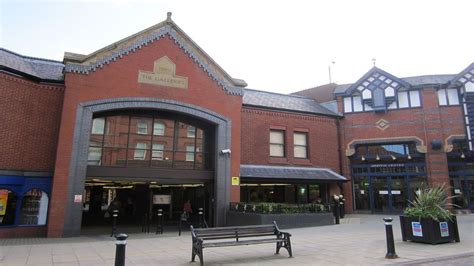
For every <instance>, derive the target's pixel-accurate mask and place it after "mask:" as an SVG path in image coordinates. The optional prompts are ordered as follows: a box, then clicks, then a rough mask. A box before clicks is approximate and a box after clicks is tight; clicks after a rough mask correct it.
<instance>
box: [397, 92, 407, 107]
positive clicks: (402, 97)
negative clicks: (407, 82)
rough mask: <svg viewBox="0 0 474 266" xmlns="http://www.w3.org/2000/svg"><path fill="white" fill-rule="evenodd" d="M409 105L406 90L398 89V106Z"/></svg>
mask: <svg viewBox="0 0 474 266" xmlns="http://www.w3.org/2000/svg"><path fill="white" fill-rule="evenodd" d="M407 107H410V101H409V100H408V92H407V91H400V92H398V108H407Z"/></svg>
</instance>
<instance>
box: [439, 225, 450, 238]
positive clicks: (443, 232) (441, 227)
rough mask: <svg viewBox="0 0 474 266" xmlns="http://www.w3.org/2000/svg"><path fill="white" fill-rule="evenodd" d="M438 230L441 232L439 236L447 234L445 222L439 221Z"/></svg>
mask: <svg viewBox="0 0 474 266" xmlns="http://www.w3.org/2000/svg"><path fill="white" fill-rule="evenodd" d="M439 231H440V232H441V237H447V236H449V228H448V223H447V222H440V223H439Z"/></svg>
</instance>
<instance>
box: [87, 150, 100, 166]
mask: <svg viewBox="0 0 474 266" xmlns="http://www.w3.org/2000/svg"><path fill="white" fill-rule="evenodd" d="M101 158H102V148H101V147H89V154H88V156H87V165H100V159H101Z"/></svg>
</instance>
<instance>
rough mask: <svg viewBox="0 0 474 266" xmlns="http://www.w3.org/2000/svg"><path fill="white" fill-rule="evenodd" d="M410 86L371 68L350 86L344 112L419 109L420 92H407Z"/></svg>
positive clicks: (345, 98)
mask: <svg viewBox="0 0 474 266" xmlns="http://www.w3.org/2000/svg"><path fill="white" fill-rule="evenodd" d="M410 87H411V85H410V84H409V83H407V82H405V81H403V80H401V79H399V78H397V77H394V76H392V75H390V74H389V73H387V72H385V71H383V70H380V69H378V68H373V69H372V70H371V71H369V72H368V73H367V74H366V75H364V76H363V77H362V78H361V79H360V80H359V81H357V82H356V83H355V84H353V85H351V86H350V87H349V88H348V89H347V91H346V93H349V94H351V96H348V97H344V112H345V113H351V112H363V111H375V112H385V111H387V109H398V108H412V107H420V106H421V100H420V92H419V91H418V90H409V89H410Z"/></svg>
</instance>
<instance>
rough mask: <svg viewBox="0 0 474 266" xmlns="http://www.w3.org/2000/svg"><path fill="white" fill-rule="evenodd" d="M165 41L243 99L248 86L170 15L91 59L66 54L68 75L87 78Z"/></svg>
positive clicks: (87, 56) (92, 55)
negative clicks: (175, 46)
mask: <svg viewBox="0 0 474 266" xmlns="http://www.w3.org/2000/svg"><path fill="white" fill-rule="evenodd" d="M162 38H170V39H171V40H173V41H174V42H175V44H176V45H178V46H179V48H180V49H182V50H183V51H184V52H185V53H186V55H188V57H189V58H190V59H192V60H193V61H194V62H195V63H196V64H197V65H198V66H199V67H200V68H202V69H203V71H205V72H206V73H207V75H208V76H209V77H210V78H211V79H213V80H214V81H215V82H217V84H218V85H219V86H220V87H222V88H223V89H224V90H225V91H226V92H227V93H228V94H231V95H240V96H242V95H243V90H242V87H245V86H247V83H245V81H243V80H239V79H233V78H232V77H230V76H229V74H227V73H226V72H225V71H224V70H223V69H222V68H221V67H220V66H219V65H217V63H215V62H214V60H212V59H211V58H210V57H209V56H208V55H207V54H206V53H205V52H204V51H203V50H202V49H201V48H199V47H198V46H197V45H196V44H195V43H194V42H193V41H192V40H191V38H189V36H187V35H186V34H185V33H184V32H183V31H182V30H181V29H180V28H179V27H178V26H177V25H176V24H175V23H174V22H173V21H172V20H171V13H168V18H167V19H166V21H164V22H161V23H159V24H157V25H155V26H153V27H150V28H148V29H146V30H144V31H142V32H139V33H137V34H135V35H132V36H130V37H127V38H125V39H123V40H121V41H119V42H117V43H114V44H111V45H109V46H107V47H105V48H103V49H100V50H98V51H96V52H94V53H92V54H90V55H78V54H72V53H66V54H65V58H64V63H65V65H66V66H65V72H69V73H78V74H84V75H87V74H89V73H90V72H93V71H97V70H99V69H101V68H103V67H105V66H107V65H108V64H112V63H113V62H115V61H117V60H120V59H121V58H123V57H124V56H127V55H129V54H131V53H134V52H136V51H137V50H139V49H141V48H142V47H144V46H147V45H149V44H151V43H153V42H156V41H158V40H160V39H162Z"/></svg>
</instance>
